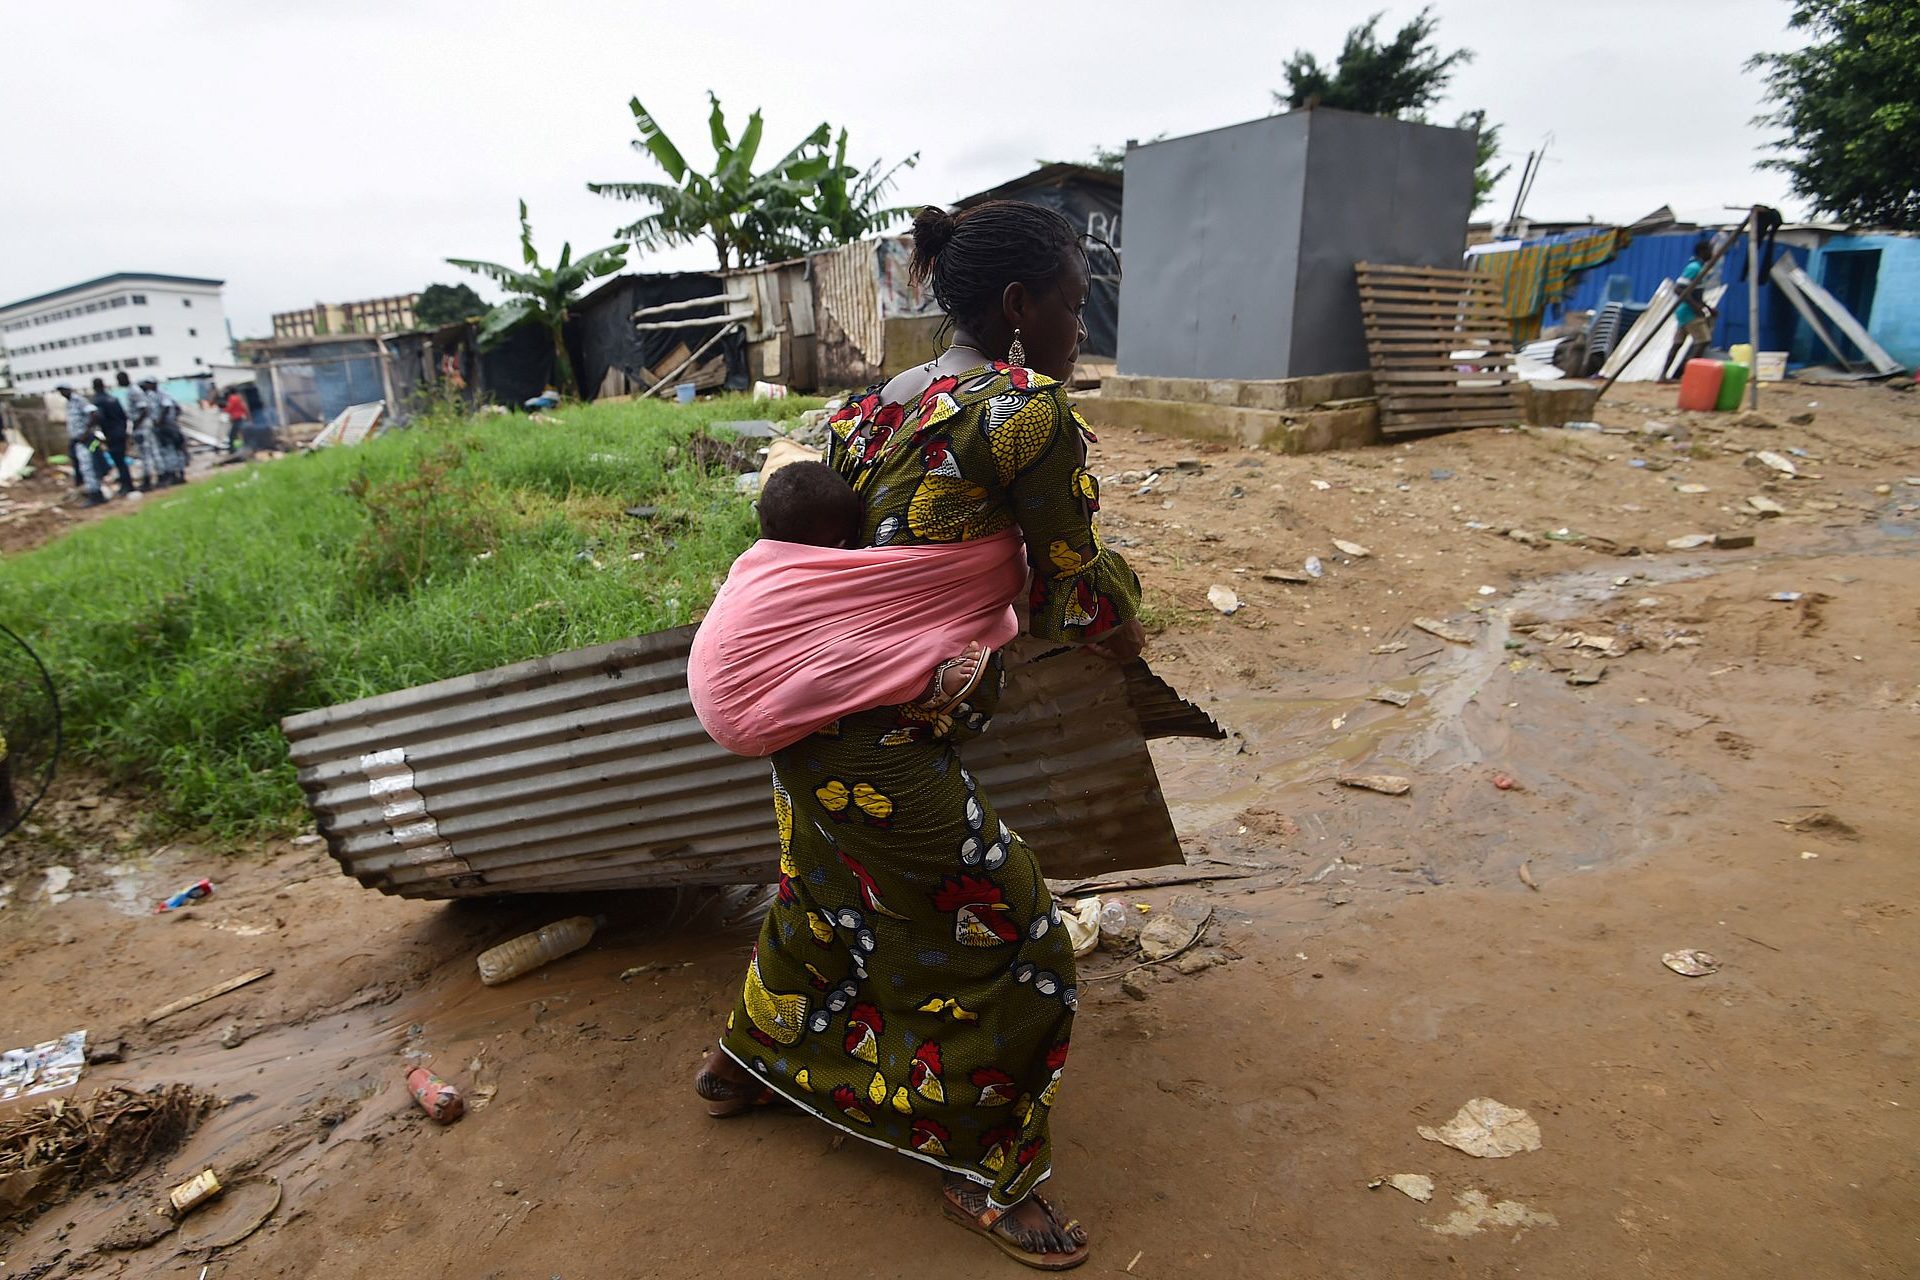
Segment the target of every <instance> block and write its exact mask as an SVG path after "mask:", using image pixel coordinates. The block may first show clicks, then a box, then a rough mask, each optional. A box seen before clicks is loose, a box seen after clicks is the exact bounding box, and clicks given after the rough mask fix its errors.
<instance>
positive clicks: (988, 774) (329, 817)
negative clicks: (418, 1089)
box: [281, 627, 1223, 898]
mask: <svg viewBox="0 0 1920 1280" xmlns="http://www.w3.org/2000/svg"><path fill="white" fill-rule="evenodd" d="M693 633H694V628H693V627H681V628H678V629H676V630H673V631H662V632H658V633H655V634H653V635H647V636H638V637H635V638H633V639H630V640H621V641H618V642H616V643H614V644H608V645H599V646H596V647H594V648H589V649H577V650H573V651H572V652H568V653H560V654H555V655H553V656H551V657H546V658H536V659H533V660H532V661H529V662H520V663H515V664H513V665H512V666H506V667H499V668H496V669H494V670H492V671H482V672H479V673H477V674H474V675H468V676H459V677H456V678H454V679H451V680H442V681H439V682H437V683H435V684H429V685H421V686H419V687H417V688H413V689H402V690H399V691H398V692H395V693H387V694H381V695H379V696H378V697H373V698H366V699H362V700H361V701H358V702H349V703H344V704H342V705H340V706H335V707H327V708H324V709H322V710H319V711H311V712H305V713H302V714H300V715H295V716H289V717H287V718H286V719H285V720H284V721H282V723H281V728H282V729H283V730H284V732H285V733H286V736H287V740H288V743H289V744H290V747H291V752H292V756H293V761H294V764H295V765H296V766H298V769H299V776H300V785H301V787H302V788H303V789H305V791H306V793H307V802H308V804H309V805H310V806H311V807H312V809H313V812H314V814H315V816H316V817H317V818H318V820H319V827H320V831H321V833H322V834H323V835H324V836H325V837H326V841H327V847H328V849H329V850H330V851H331V852H332V854H333V856H334V857H335V858H336V859H337V860H338V861H339V862H340V864H341V867H342V868H343V869H344V870H345V871H346V872H347V874H349V875H351V876H353V877H355V878H356V879H358V880H359V881H360V882H361V883H362V884H364V885H367V886H368V887H370V888H376V889H380V890H382V891H383V892H386V893H393V894H399V895H401V896H404V897H410V898H453V897H473V896H485V895H493V894H507V893H543V892H563V891H574V890H582V889H613V888H641V887H649V886H665V885H701V884H751V883H765V882H770V881H772V880H773V879H774V878H775V877H776V872H775V869H774V868H775V862H776V858H777V849H776V847H775V844H774V839H773V822H772V804H771V789H770V784H769V777H768V765H767V762H766V761H764V760H748V759H743V758H741V757H739V756H734V755H731V754H729V753H728V752H726V751H725V750H723V749H722V748H721V747H719V746H718V745H716V744H715V743H714V742H713V741H712V739H710V738H708V737H707V735H706V733H705V731H704V730H702V729H701V727H700V722H699V721H698V720H697V719H696V718H695V717H694V714H693V708H692V705H691V704H690V703H689V702H688V699H687V688H686V663H687V651H688V647H689V646H690V645H691V643H692V640H693ZM1037 652H1038V646H1033V647H1026V648H1022V647H1019V646H1016V648H1015V650H1014V651H1013V652H1012V653H1010V654H1009V659H1008V682H1007V690H1006V694H1005V695H1004V697H1003V699H1002V703H1001V706H1002V710H1001V714H1000V715H999V716H998V717H996V718H995V720H994V723H993V726H992V729H991V730H990V731H989V732H988V733H987V734H986V735H985V736H983V737H981V738H980V739H978V740H977V741H974V742H971V743H968V744H967V745H966V746H965V747H964V748H963V749H962V752H963V755H964V756H965V758H966V760H967V765H968V767H969V768H970V769H972V770H973V771H974V773H975V774H976V775H977V776H978V777H979V778H980V780H981V784H982V788H983V790H984V791H985V792H986V794H987V795H988V796H990V797H991V798H992V799H993V801H994V803H995V805H996V807H997V808H998V809H999V810H1000V812H1001V815H1002V816H1003V817H1004V818H1005V819H1006V821H1007V823H1008V825H1009V826H1011V827H1013V828H1014V829H1015V830H1017V831H1019V832H1020V833H1021V835H1022V836H1023V837H1025V839H1026V840H1027V842H1028V843H1029V844H1030V845H1031V846H1032V847H1033V848H1034V850H1035V852H1036V853H1037V854H1039V856H1040V860H1041V864H1042V865H1043V866H1044V867H1045V868H1046V871H1047V874H1048V875H1050V876H1076V877H1084V876H1087V875H1092V874H1096V873H1099V872H1106V871H1116V870H1123V869H1128V868H1135V867H1149V866H1161V865H1167V864H1175V863H1179V862H1181V861H1182V860H1183V859H1182V857H1181V853H1180V845H1179V841H1178V840H1177V839H1176V838H1175V836H1174V832H1173V824H1172V822H1171V820H1170V819H1169V818H1168V816H1167V810H1166V803H1165V801H1164V800H1163V799H1162V797H1161V794H1160V782H1159V779H1158V777H1157V776H1156V775H1155V773H1154V769H1153V761H1152V759H1151V758H1150V757H1149V755H1148V754H1147V750H1146V738H1147V737H1149V736H1151V737H1167V736H1176V735H1179V736H1194V737H1220V736H1223V735H1222V734H1221V731H1220V729H1219V727H1218V726H1216V725H1215V724H1214V723H1213V721H1212V720H1211V719H1209V718H1208V717H1207V716H1206V715H1205V714H1203V713H1202V712H1200V711H1198V710H1196V709H1194V708H1193V707H1192V706H1190V705H1188V704H1187V703H1185V702H1184V701H1182V700H1181V699H1180V698H1179V696H1178V695H1177V694H1175V693H1174V692H1173V690H1172V689H1170V688H1169V687H1168V686H1167V685H1166V684H1165V683H1164V682H1162V681H1160V680H1159V679H1158V678H1157V677H1155V676H1154V675H1153V674H1152V673H1151V672H1150V671H1148V670H1147V667H1146V664H1145V663H1138V662H1136V663H1132V664H1129V665H1128V666H1127V667H1126V668H1119V667H1115V666H1113V665H1112V664H1110V663H1107V662H1103V661H1101V660H1099V659H1096V658H1092V657H1089V656H1087V655H1085V654H1082V653H1079V652H1077V651H1076V652H1065V653H1060V652H1056V653H1053V654H1049V655H1045V656H1042V657H1039V658H1034V657H1032V656H1031V655H1032V654H1035V653H1037ZM1143 725H1144V729H1143Z"/></svg>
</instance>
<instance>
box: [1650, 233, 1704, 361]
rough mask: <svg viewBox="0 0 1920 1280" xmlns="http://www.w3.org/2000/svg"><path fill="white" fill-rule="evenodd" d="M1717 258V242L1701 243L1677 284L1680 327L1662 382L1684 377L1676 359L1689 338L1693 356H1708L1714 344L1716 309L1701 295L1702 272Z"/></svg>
mask: <svg viewBox="0 0 1920 1280" xmlns="http://www.w3.org/2000/svg"><path fill="white" fill-rule="evenodd" d="M1712 257H1713V243H1712V242H1711V241H1709V240H1701V241H1699V242H1698V243H1697V244H1695V245H1694V246H1693V261H1692V262H1689V263H1688V264H1687V265H1686V266H1685V267H1684V268H1682V269H1681V272H1680V278H1679V279H1678V280H1676V281H1675V282H1674V286H1675V288H1677V289H1678V290H1679V291H1680V305H1679V306H1678V307H1676V308H1674V312H1673V318H1674V319H1675V320H1676V321H1678V322H1679V324H1680V328H1679V330H1678V331H1677V332H1676V333H1675V334H1674V335H1673V346H1672V347H1670V348H1668V350H1667V359H1666V363H1664V364H1662V365H1661V366H1660V381H1662V382H1671V381H1673V380H1674V379H1675V378H1677V377H1679V376H1680V371H1679V370H1678V369H1675V368H1674V367H1673V362H1674V358H1675V357H1676V356H1678V355H1679V354H1680V348H1681V347H1682V346H1684V345H1685V344H1686V342H1687V340H1688V339H1689V338H1691V339H1692V340H1693V342H1694V349H1693V354H1694V355H1696V356H1704V355H1706V354H1707V346H1708V344H1709V343H1711V342H1712V341H1713V308H1712V307H1710V306H1708V305H1707V300H1706V298H1705V296H1703V295H1702V294H1701V292H1700V273H1701V272H1702V271H1705V270H1706V269H1707V262H1708V261H1709V260H1710V259H1711V258H1712Z"/></svg>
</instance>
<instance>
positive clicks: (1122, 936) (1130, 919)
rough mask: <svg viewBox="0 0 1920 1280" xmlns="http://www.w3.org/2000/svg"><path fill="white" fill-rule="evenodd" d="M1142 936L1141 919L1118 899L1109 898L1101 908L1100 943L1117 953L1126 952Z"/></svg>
mask: <svg viewBox="0 0 1920 1280" xmlns="http://www.w3.org/2000/svg"><path fill="white" fill-rule="evenodd" d="M1139 936H1140V917H1139V915H1138V914H1137V913H1136V912H1133V911H1129V910H1127V904H1126V903H1124V902H1122V901H1120V899H1118V898H1108V899H1107V901H1106V902H1105V904H1104V905H1102V906H1101V908H1100V941H1101V943H1102V944H1104V945H1106V946H1108V947H1111V948H1113V949H1114V950H1115V951H1124V950H1125V949H1126V948H1128V947H1130V946H1132V945H1133V943H1134V940H1135V939H1137V938H1138V937H1139Z"/></svg>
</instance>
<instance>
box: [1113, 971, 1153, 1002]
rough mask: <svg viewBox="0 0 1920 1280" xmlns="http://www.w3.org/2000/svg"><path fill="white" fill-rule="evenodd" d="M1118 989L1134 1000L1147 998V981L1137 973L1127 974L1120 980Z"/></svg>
mask: <svg viewBox="0 0 1920 1280" xmlns="http://www.w3.org/2000/svg"><path fill="white" fill-rule="evenodd" d="M1120 989H1121V990H1122V991H1124V992H1126V993H1127V995H1128V996H1130V997H1132V998H1133V999H1135V1000H1145V999H1146V998H1147V980H1146V979H1145V978H1142V977H1141V976H1140V975H1139V974H1138V973H1129V974H1127V975H1126V976H1125V977H1123V978H1121V979H1120Z"/></svg>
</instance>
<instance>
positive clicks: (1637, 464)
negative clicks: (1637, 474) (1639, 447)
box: [1627, 458, 1647, 467]
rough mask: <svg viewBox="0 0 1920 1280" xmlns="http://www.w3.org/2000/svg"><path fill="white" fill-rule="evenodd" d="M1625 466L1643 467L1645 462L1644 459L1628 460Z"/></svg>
mask: <svg viewBox="0 0 1920 1280" xmlns="http://www.w3.org/2000/svg"><path fill="white" fill-rule="evenodd" d="M1627 465H1628V466H1630V467H1644V466H1646V465H1647V460H1646V459H1645V458H1628V459H1627Z"/></svg>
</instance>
